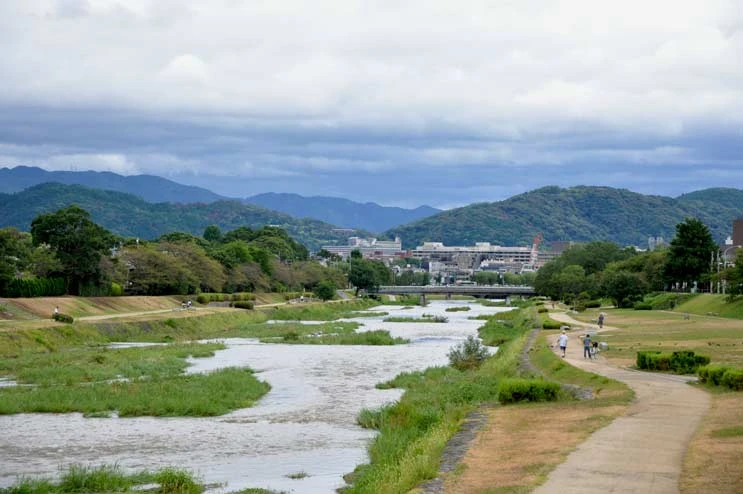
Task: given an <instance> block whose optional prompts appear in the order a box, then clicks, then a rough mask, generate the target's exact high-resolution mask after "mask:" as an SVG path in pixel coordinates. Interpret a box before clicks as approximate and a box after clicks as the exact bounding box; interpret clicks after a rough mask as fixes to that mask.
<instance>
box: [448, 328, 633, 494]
mask: <svg viewBox="0 0 743 494" xmlns="http://www.w3.org/2000/svg"><path fill="white" fill-rule="evenodd" d="M532 348H533V349H532V351H531V352H530V353H529V358H530V360H531V362H532V364H533V365H534V366H535V367H536V368H537V369H538V371H539V373H541V375H543V376H544V377H545V378H546V379H549V380H553V381H557V382H560V383H566V384H570V385H572V386H575V387H580V388H583V389H587V390H591V391H592V393H593V395H594V398H593V399H591V400H585V401H575V400H561V401H558V402H551V403H522V404H518V405H510V406H498V407H492V408H490V409H488V411H487V414H488V425H487V427H485V428H484V430H483V431H482V432H481V433H480V434H479V435H478V439H477V441H476V443H475V444H474V445H473V446H472V447H471V449H470V450H469V451H468V452H467V455H466V457H465V459H464V461H463V462H462V463H461V464H460V465H459V466H458V468H457V469H456V470H455V471H454V472H452V474H450V475H449V476H448V477H447V478H446V479H445V492H447V493H451V494H463V493H470V492H487V487H488V486H498V491H497V492H499V493H503V494H518V493H526V492H531V491H532V490H533V489H534V488H535V487H536V486H537V485H538V484H540V483H542V482H543V481H544V479H545V478H546V476H547V475H548V474H549V472H551V471H552V470H553V469H554V468H555V467H556V466H557V465H559V464H560V463H562V462H563V461H564V460H565V458H566V457H567V455H568V454H570V453H571V452H572V451H573V450H574V449H575V448H576V447H577V446H578V445H579V444H580V443H581V442H583V441H584V440H585V439H586V438H588V436H590V435H591V434H592V433H593V432H595V431H596V430H598V429H600V428H602V427H604V426H606V425H608V424H609V423H610V422H611V421H612V420H613V419H614V418H616V417H617V416H619V415H621V414H622V413H624V412H625V411H626V409H627V407H628V404H629V402H630V400H631V399H632V397H633V393H632V391H631V390H630V389H629V388H628V387H627V386H626V385H624V384H622V383H620V382H617V381H614V380H611V379H607V378H604V377H602V376H598V375H596V374H591V373H588V372H584V371H582V370H580V369H578V368H576V367H572V366H570V365H568V364H566V363H565V361H564V360H562V359H560V358H558V357H557V356H556V355H555V353H554V352H552V350H551V349H550V348H549V347H548V345H547V342H546V340H545V338H544V336H539V337H538V338H537V340H536V342H535V344H534V345H533V347H532ZM546 417H547V418H548V419H545V418H546Z"/></svg>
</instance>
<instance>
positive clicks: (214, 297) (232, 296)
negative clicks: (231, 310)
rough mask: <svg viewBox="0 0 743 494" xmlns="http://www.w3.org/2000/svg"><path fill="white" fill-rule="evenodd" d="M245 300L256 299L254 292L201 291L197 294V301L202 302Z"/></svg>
mask: <svg viewBox="0 0 743 494" xmlns="http://www.w3.org/2000/svg"><path fill="white" fill-rule="evenodd" d="M245 300H255V294H254V293H200V294H198V295H197V296H196V301H197V302H198V303H200V304H208V303H209V302H238V301H245Z"/></svg>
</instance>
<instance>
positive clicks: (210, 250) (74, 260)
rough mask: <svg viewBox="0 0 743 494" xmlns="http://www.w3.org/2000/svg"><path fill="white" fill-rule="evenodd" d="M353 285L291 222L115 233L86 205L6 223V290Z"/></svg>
mask: <svg viewBox="0 0 743 494" xmlns="http://www.w3.org/2000/svg"><path fill="white" fill-rule="evenodd" d="M321 285H322V287H323V288H322V289H320V291H321V292H323V289H324V293H327V292H328V288H329V287H330V288H331V294H330V297H332V292H334V290H335V287H338V288H341V287H344V286H345V285H346V274H345V273H344V272H343V270H341V269H337V268H333V267H325V266H323V265H321V264H320V263H318V262H315V261H312V260H310V258H309V253H308V251H307V248H306V247H305V246H304V245H302V244H300V243H299V242H297V241H296V240H294V239H293V238H291V237H290V236H289V235H288V234H287V233H286V232H285V231H284V230H283V229H281V228H277V227H270V226H266V227H263V228H260V229H251V228H248V227H239V228H236V229H234V230H231V231H228V232H224V233H223V232H221V231H220V229H219V228H218V227H216V226H209V227H207V228H206V229H205V230H204V233H203V235H202V236H201V237H198V236H195V235H191V234H188V233H182V232H173V233H168V234H165V235H162V236H161V237H159V238H157V239H155V240H151V241H144V240H140V239H137V238H125V237H120V236H117V235H114V234H112V233H111V232H110V231H108V230H106V229H105V228H103V227H101V226H100V225H97V224H96V223H94V222H93V221H92V220H91V219H90V215H89V213H88V212H87V211H85V210H84V209H82V208H80V207H78V206H74V205H73V206H69V207H66V208H64V209H60V210H58V211H56V212H54V213H48V214H41V215H39V216H37V217H36V218H34V220H33V221H32V222H31V229H30V232H21V231H19V230H17V229H15V228H3V229H0V295H4V296H41V295H47V296H48V295H62V294H71V295H83V296H95V295H121V294H129V295H173V294H178V295H187V294H196V293H200V292H227V293H234V292H242V291H251V292H252V291H277V292H284V291H299V290H308V291H312V290H314V289H316V288H318V287H320V286H321Z"/></svg>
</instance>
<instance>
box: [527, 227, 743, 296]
mask: <svg viewBox="0 0 743 494" xmlns="http://www.w3.org/2000/svg"><path fill="white" fill-rule="evenodd" d="M736 250H737V257H736V258H735V263H730V265H727V263H723V262H722V260H721V258H720V255H719V246H718V245H717V244H716V243H715V242H714V240H713V239H712V235H711V233H710V230H709V228H708V227H707V226H706V225H705V224H704V223H702V222H701V221H700V220H698V219H696V218H687V219H686V220H685V221H683V222H682V223H679V224H677V225H676V235H675V236H674V238H673V240H672V241H671V242H670V245H669V247H668V248H666V249H659V250H654V251H649V252H638V251H637V250H636V249H634V248H632V247H628V248H621V247H619V246H618V245H616V244H614V243H612V242H590V243H586V244H580V245H575V246H572V247H570V248H569V249H567V250H566V251H565V252H563V253H562V254H561V255H560V257H558V258H557V259H554V260H552V261H550V262H548V263H546V264H545V265H544V266H543V267H542V268H541V269H540V270H539V271H538V272H537V274H536V277H535V279H534V289H535V291H537V293H539V294H540V295H544V296H548V297H550V298H552V299H553V300H564V301H566V302H567V303H570V304H576V305H581V304H582V303H585V302H587V301H589V300H595V299H599V298H609V299H612V300H613V301H614V304H615V305H616V306H617V307H633V306H634V305H635V304H637V303H638V302H641V301H642V299H643V297H644V295H646V294H648V293H652V292H658V291H664V290H667V291H684V292H693V291H714V289H715V287H717V286H720V285H722V286H725V287H726V290H725V291H726V293H727V294H728V295H730V297H737V296H739V295H741V294H743V249H736Z"/></svg>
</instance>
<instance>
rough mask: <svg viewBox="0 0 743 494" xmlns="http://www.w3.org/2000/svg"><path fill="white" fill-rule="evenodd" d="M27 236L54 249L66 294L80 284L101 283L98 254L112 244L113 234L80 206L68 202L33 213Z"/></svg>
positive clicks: (94, 284)
mask: <svg viewBox="0 0 743 494" xmlns="http://www.w3.org/2000/svg"><path fill="white" fill-rule="evenodd" d="M31 237H32V239H33V243H34V245H37V246H38V245H41V244H47V245H49V246H50V247H51V248H52V249H53V250H54V252H55V254H56V256H57V258H58V259H59V261H60V263H61V264H62V268H61V273H60V274H62V275H63V276H64V277H65V280H66V283H67V287H68V291H69V293H72V294H76V295H77V294H80V289H81V288H82V287H83V286H85V285H92V286H96V285H99V284H100V283H101V281H102V271H101V268H100V261H101V257H102V256H104V255H106V254H107V253H108V250H109V249H110V248H111V246H112V245H113V236H112V235H111V233H110V232H109V231H108V230H106V229H105V228H103V227H101V226H99V225H97V224H95V223H94V222H93V221H92V220H91V219H90V214H88V212H87V211H85V210H84V209H82V208H80V207H79V206H75V205H72V206H69V207H66V208H64V209H60V210H59V211H57V212H55V213H48V214H42V215H39V216H37V217H36V218H34V220H33V221H32V222H31Z"/></svg>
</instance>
